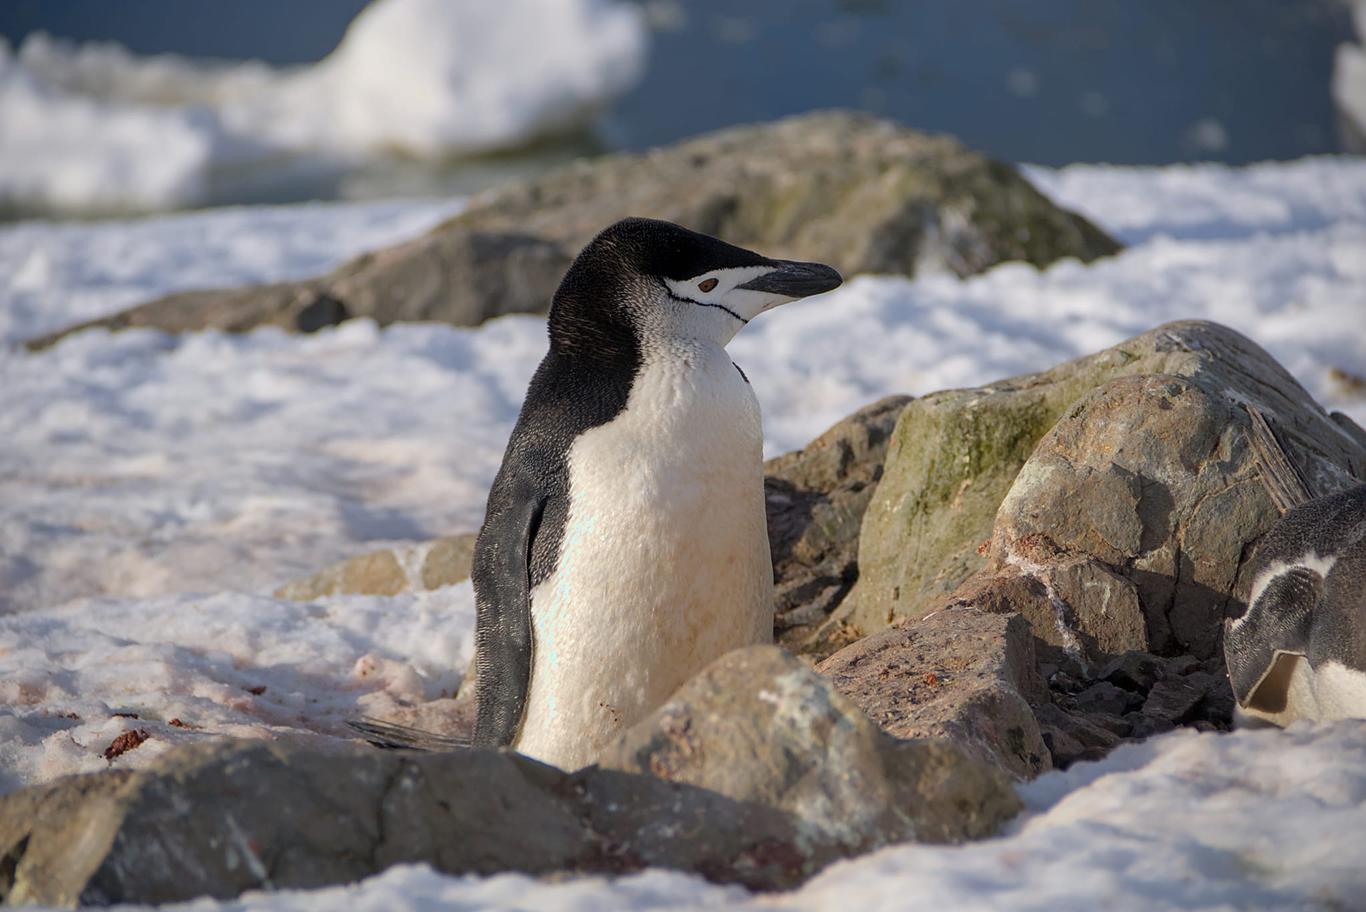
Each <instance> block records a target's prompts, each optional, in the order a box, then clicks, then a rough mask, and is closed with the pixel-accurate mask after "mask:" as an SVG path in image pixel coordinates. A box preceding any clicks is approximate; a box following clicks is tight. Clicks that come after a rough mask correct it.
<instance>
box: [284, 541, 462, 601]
mask: <svg viewBox="0 0 1366 912" xmlns="http://www.w3.org/2000/svg"><path fill="white" fill-rule="evenodd" d="M474 539H475V535H474V533H473V532H468V533H463V534H460V535H448V536H446V537H445V538H438V539H436V540H435V541H431V542H423V543H421V544H417V545H403V546H400V547H397V548H385V549H383V550H380V551H371V552H370V553H368V554H362V555H359V556H358V557H353V558H350V559H349V560H344V561H342V562H341V563H339V564H334V565H332V566H331V567H326V568H324V569H322V570H319V571H318V572H317V573H315V574H313V575H312V576H308V577H305V578H303V579H300V580H295V581H293V582H290V583H286V584H285V585H283V586H281V587H280V588H279V589H277V590H275V596H276V598H283V599H293V600H295V601H301V602H306V601H310V600H312V599H318V598H323V597H324V596H328V595H397V594H399V593H400V592H409V591H414V590H423V589H439V588H441V587H442V586H449V585H452V584H454V583H459V582H463V581H464V580H467V579H469V576H470V563H471V561H472V560H473V558H474Z"/></svg>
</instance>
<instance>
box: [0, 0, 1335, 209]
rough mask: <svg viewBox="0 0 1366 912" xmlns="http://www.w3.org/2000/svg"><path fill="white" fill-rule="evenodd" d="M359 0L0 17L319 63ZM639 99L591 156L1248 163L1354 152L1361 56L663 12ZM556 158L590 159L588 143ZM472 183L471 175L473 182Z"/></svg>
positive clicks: (1316, 22) (1236, 43)
mask: <svg viewBox="0 0 1366 912" xmlns="http://www.w3.org/2000/svg"><path fill="white" fill-rule="evenodd" d="M480 2H482V0H480ZM363 5H364V3H363V0H287V2H284V0H234V2H231V3H221V2H210V0H120V2H110V0H64V2H58V3H53V2H51V0H4V2H0V34H4V35H6V36H7V37H8V38H9V39H10V41H11V42H12V43H14V42H17V41H20V40H22V38H23V36H24V35H26V34H27V33H28V32H30V31H33V30H37V29H43V30H46V31H49V32H51V33H53V34H58V35H63V36H67V37H70V38H74V39H78V40H90V39H105V40H114V41H118V42H120V43H123V44H125V45H127V46H128V47H130V48H132V49H133V50H135V51H139V52H143V53H154V52H160V51H176V52H180V53H184V54H189V55H194V56H212V57H228V58H245V57H257V58H262V59H265V60H268V61H271V62H275V63H296V62H302V61H308V60H315V59H318V58H319V57H321V56H323V55H324V54H326V53H327V52H328V51H329V50H330V49H331V48H332V47H334V46H335V44H336V42H337V41H338V39H339V38H340V37H341V34H342V32H343V31H344V30H345V27H346V25H347V23H348V22H349V21H350V19H351V18H352V17H353V16H354V15H355V13H356V12H357V11H358V10H359V9H360V8H361V7H362V6H363ZM647 8H648V9H649V10H651V18H652V21H654V23H655V30H654V34H653V39H654V40H653V45H652V49H651V53H650V57H649V64H648V68H647V71H646V73H645V76H644V78H643V79H642V81H641V82H640V84H639V85H638V86H637V87H636V88H635V89H633V90H632V91H631V92H629V93H628V94H627V95H625V96H624V97H622V98H620V99H618V100H617V101H616V103H614V104H613V105H612V106H611V107H610V109H609V110H608V111H606V112H605V114H604V116H603V118H602V121H601V123H600V124H599V126H598V128H597V131H596V135H595V137H594V139H593V140H592V142H596V143H600V144H601V145H602V147H605V148H626V149H636V148H642V147H647V146H651V145H656V144H659V143H665V142H670V141H672V140H676V139H679V138H681V137H684V136H689V135H693V134H696V133H699V132H702V131H705V130H710V129H714V128H717V127H722V126H726V125H728V124H734V123H740V122H747V121H754V120H766V119H771V118H773V117H777V116H781V115H784V114H791V113H797V112H800V111H806V110H810V109H813V108H822V107H854V108H861V109H864V110H869V111H873V112H876V113H879V114H884V115H888V116H890V117H892V118H894V119H896V120H899V121H901V122H903V123H906V124H909V125H912V126H916V127H920V128H922V129H927V130H935V131H944V132H949V133H954V134H956V135H958V136H959V137H961V138H962V139H963V140H965V141H966V142H967V143H968V144H969V145H972V146H974V147H976V148H979V149H981V150H983V151H986V152H988V153H990V154H992V155H995V156H997V157H999V158H1003V159H1006V160H1011V161H1028V162H1038V163H1043V164H1061V163H1064V162H1069V161H1109V162H1119V163H1131V164H1161V163H1167V162H1173V161H1189V160H1214V161H1224V162H1230V163H1243V162H1248V161H1256V160H1262V159H1285V158H1295V157H1298V156H1301V155H1306V154H1313V153H1324V152H1337V151H1341V149H1342V140H1341V137H1340V134H1339V126H1338V120H1337V114H1336V112H1335V111H1334V108H1333V104H1332V100H1331V97H1330V94H1329V84H1330V78H1331V72H1332V62H1333V51H1334V48H1335V47H1336V46H1337V45H1338V44H1340V43H1342V42H1345V41H1350V40H1352V39H1353V30H1352V24H1351V21H1350V17H1349V14H1348V11H1347V8H1346V5H1345V4H1344V3H1342V2H1341V0H953V2H950V0H901V2H898V0H743V2H740V0H730V2H726V0H692V2H688V0H681V2H673V0H666V2H660V0H651V2H650V3H648V4H647ZM576 142H577V145H575V146H572V147H567V148H566V149H564V150H563V152H562V154H560V155H559V156H558V157H563V156H565V155H569V154H572V153H578V152H582V151H583V148H584V146H583V138H582V137H579V138H578V139H577V140H576ZM556 157H557V154H556V152H555V150H554V149H553V148H552V149H551V150H549V151H547V150H546V149H545V148H542V149H541V150H539V151H538V155H537V157H536V158H534V159H529V160H527V161H525V162H522V163H520V164H519V162H518V160H517V157H515V156H514V157H512V158H507V157H503V158H502V159H499V160H495V161H494V163H493V164H490V163H489V162H488V161H485V162H484V163H481V164H480V165H478V166H477V167H473V168H472V167H470V166H469V165H459V166H457V167H455V168H454V169H452V168H451V167H449V166H446V167H444V168H442V169H436V170H433V171H432V172H431V173H430V174H428V173H426V172H424V171H423V167H424V166H413V165H412V164H407V165H404V166H402V167H401V168H393V169H388V170H385V169H383V168H381V169H380V170H379V171H378V172H376V174H374V175H371V176H370V178H369V184H370V185H373V186H370V185H367V189H366V190H364V191H363V192H364V193H365V195H371V194H372V193H383V192H385V191H386V190H389V191H393V190H399V191H403V190H420V189H422V188H423V186H424V185H427V186H435V185H443V186H450V185H452V184H468V183H471V182H473V183H476V184H477V183H481V182H483V177H481V176H480V175H484V174H499V173H503V172H504V171H505V170H508V169H511V170H513V171H515V170H517V169H518V168H525V167H531V168H535V167H539V166H541V164H542V163H543V162H545V161H547V160H554V159H555V158H556ZM462 175H463V176H462Z"/></svg>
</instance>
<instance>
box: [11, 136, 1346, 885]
mask: <svg viewBox="0 0 1366 912" xmlns="http://www.w3.org/2000/svg"><path fill="white" fill-rule="evenodd" d="M1030 175H1031V176H1032V177H1033V178H1034V179H1035V180H1036V181H1037V182H1038V183H1039V184H1040V185H1041V186H1042V187H1043V188H1044V189H1045V190H1046V191H1047V192H1049V193H1051V194H1052V195H1054V196H1055V197H1056V198H1058V199H1060V200H1062V201H1063V202H1065V203H1066V204H1068V205H1072V206H1074V207H1077V208H1079V209H1082V210H1084V211H1086V212H1087V213H1088V214H1090V215H1091V216H1092V217H1094V218H1095V219H1097V220H1098V221H1099V222H1100V223H1101V224H1103V225H1105V226H1106V227H1107V228H1109V229H1110V230H1112V231H1114V232H1115V233H1116V234H1117V235H1119V236H1120V237H1121V238H1122V239H1124V240H1126V241H1127V242H1129V243H1130V244H1131V246H1130V248H1129V250H1127V251H1126V252H1125V253H1124V254H1122V255H1120V256H1118V257H1115V258H1112V259H1110V260H1105V261H1100V262H1097V263H1095V264H1092V265H1090V266H1081V265H1079V264H1077V263H1075V262H1065V263H1060V264H1058V265H1056V266H1055V267H1053V268H1052V269H1049V270H1047V271H1045V272H1037V271H1035V270H1033V269H1031V268H1029V267H1025V266H1016V265H1007V266H1004V267H1000V268H998V269H995V270H993V271H991V272H990V273H988V274H986V275H984V276H980V277H977V278H975V279H972V280H969V281H965V282H963V281H958V280H956V279H952V278H947V277H925V278H922V279H918V280H915V281H907V280H904V279H900V278H891V277H864V278H859V279H855V280H854V281H851V282H850V283H849V284H848V286H846V287H845V288H843V289H841V290H840V291H838V292H836V293H833V294H831V295H828V296H825V297H822V298H819V299H815V300H812V301H809V302H803V303H799V304H794V305H790V306H789V307H786V308H783V309H781V310H779V311H777V312H775V313H773V314H770V315H768V316H765V317H764V318H762V319H761V320H758V321H756V324H755V325H754V326H752V327H750V328H748V329H746V330H745V332H744V333H742V334H741V335H740V337H739V338H737V340H736V341H735V343H733V345H732V346H731V348H732V351H733V354H734V357H735V359H736V360H737V361H738V362H739V363H740V364H741V365H742V366H744V368H745V369H746V371H747V373H748V374H749V376H750V378H751V379H752V380H753V382H754V385H755V388H756V390H757V392H758V395H759V397H760V399H761V401H762V403H763V406H764V410H765V416H766V428H767V431H766V432H767V449H768V451H769V453H770V454H774V453H778V452H782V451H784V450H786V449H790V448H792V447H796V446H800V445H802V444H804V443H805V442H806V441H807V440H809V439H810V438H811V437H813V436H815V434H817V433H818V432H819V431H821V430H822V429H824V427H826V426H827V425H829V424H830V423H832V422H833V421H835V420H837V419H838V418H840V417H842V416H843V415H845V414H847V413H848V412H850V411H852V410H853V409H855V408H857V407H858V406H860V405H863V404H865V403H866V402H868V401H870V400H872V399H874V398H876V397H878V396H881V395H885V394H887V393H892V392H910V393H924V392H929V391H931V390H933V389H938V388H943V387H948V386H960V385H966V384H977V383H984V382H989V381H990V380H993V379H996V378H999V377H1001V376H1005V375H1009V374H1014V373H1019V372H1023V371H1032V370H1038V369H1041V368H1044V367H1048V366H1051V365H1053V364H1055V363H1057V362H1059V361H1062V360H1064V359H1066V358H1070V357H1073V356H1076V355H1080V354H1085V353H1087V352H1090V351H1093V350H1095V349H1098V348H1101V347H1103V346H1106V345H1110V344H1113V343H1114V342H1117V341H1119V340H1121V339H1123V338H1125V337H1128V336H1131V335H1134V334H1136V333H1139V332H1142V331H1144V330H1146V329H1148V328H1150V327H1151V326H1153V325H1155V324H1157V323H1160V322H1163V321H1165V320H1170V319H1177V318H1184V317H1205V318H1211V319H1215V320H1220V321H1222V322H1224V323H1227V324H1229V325H1231V326H1233V327H1234V328H1236V329H1239V330H1241V331H1242V332H1244V333H1246V334H1248V335H1249V336H1251V337H1252V338H1253V339H1255V340H1256V341H1258V342H1259V343H1261V344H1262V345H1264V346H1266V347H1267V348H1268V349H1269V350H1270V351H1271V352H1272V353H1273V354H1275V355H1276V356H1277V357H1278V358H1279V359H1281V361H1282V362H1283V363H1284V364H1286V365H1287V367H1289V368H1290V370H1291V371H1292V372H1293V373H1295V375H1296V376H1297V377H1299V379H1300V380H1301V381H1302V382H1303V383H1304V384H1305V385H1306V386H1307V387H1308V388H1309V390H1310V391H1311V392H1313V393H1314V395H1315V396H1317V397H1318V398H1319V400H1320V401H1321V402H1324V403H1325V404H1327V405H1329V406H1330V407H1333V408H1337V409H1341V410H1342V411H1345V412H1347V413H1349V414H1351V415H1353V416H1354V417H1355V418H1356V419H1357V420H1358V421H1359V422H1366V398H1364V397H1363V395H1362V393H1361V392H1360V391H1359V390H1358V391H1355V392H1354V391H1353V388H1352V385H1351V384H1350V382H1344V381H1343V380H1341V379H1335V378H1334V374H1333V373H1332V369H1334V368H1336V369H1339V370H1341V371H1346V372H1348V373H1349V374H1355V375H1356V376H1366V162H1363V161H1361V160H1351V159H1317V160H1309V161H1303V162H1298V163H1293V164H1285V165H1265V166H1259V167H1256V168H1250V169H1232V170H1231V169H1226V168H1222V167H1194V168H1191V167H1180V168H1163V169H1118V168H1107V167H1081V166H1074V167H1071V168H1067V169H1063V170H1061V171H1044V170H1034V169H1031V170H1030ZM453 205H454V204H451V203H437V202H428V203H416V204H411V205H409V204H392V205H390V206H388V207H385V206H380V207H375V206H368V207H362V206H345V205H342V206H326V207H297V208H288V209H264V210H245V209H238V210H226V211H222V212H206V213H201V214H197V215H193V216H177V217H174V218H161V219H150V220H145V221H139V222H122V223H118V222H109V223H101V224H86V225H74V224H64V225H58V224H42V223H29V224H19V225H14V226H9V227H6V228H3V229H0V333H3V334H4V335H5V336H6V337H8V338H9V339H11V340H13V339H16V338H19V337H22V336H26V335H29V334H32V333H34V332H40V331H42V330H45V329H48V328H50V327H52V326H54V325H61V324H63V323H66V322H70V321H72V320H75V319H79V318H85V317H88V316H92V315H94V314H97V313H100V312H104V311H109V310H114V309H117V308H119V307H121V306H124V305H125V304H127V303H129V302H130V301H132V300H136V299H140V298H142V297H145V296H148V295H151V294H156V293H161V292H164V291H169V290H174V289H176V288H181V287H186V286H198V285H205V284H222V283H230V282H236V281H242V280H246V279H250V280H267V279H271V278H277V277H281V276H285V275H297V274H301V273H308V272H313V271H317V270H321V269H325V268H327V267H328V266H330V265H331V264H332V263H333V262H335V261H337V260H340V259H342V258H344V257H345V256H346V255H348V254H350V253H351V252H353V251H354V250H355V249H358V248H361V247H365V246H370V245H373V244H376V243H382V242H387V241H389V240H394V239H397V237H398V236H400V235H402V234H404V233H406V232H408V231H410V230H411V231H416V230H420V228H421V227H424V226H425V225H426V224H428V223H430V222H432V221H434V220H436V219H438V218H440V217H441V216H442V215H443V214H444V213H446V212H449V211H453ZM544 331H545V328H544V321H543V320H540V319H537V318H532V317H514V318H504V319H501V320H496V321H493V322H492V323H490V324H488V325H486V326H484V327H481V328H478V329H472V330H462V329H454V328H451V327H445V326H399V327H392V328H390V329H387V330H383V331H381V330H378V329H376V328H375V327H374V326H373V325H371V324H368V323H364V322H353V323H350V324H346V325H343V326H341V327H338V328H336V329H332V330H327V331H324V332H322V333H319V334H317V335H313V336H288V335H285V334H283V333H280V332H277V331H273V330H262V331H258V332H255V333H252V334H250V335H247V336H240V337H234V336H225V335H222V334H219V333H200V334H196V335H192V336H188V337H185V338H179V339H178V338H172V337H168V336H165V335H163V334H160V333H157V332H153V331H137V332H129V333H121V334H114V335H110V334H107V333H103V332H87V333H83V334H80V335H78V336H75V337H73V338H70V339H68V340H66V341H65V342H63V343H62V344H61V345H59V346H57V347H56V348H55V349H52V350H50V351H46V352H42V353H37V354H30V353H25V352H22V351H21V350H18V349H0V441H3V443H0V792H3V791H6V790H9V789H12V788H16V787H19V786H21V785H23V784H26V783H32V782H40V781H46V780H48V779H51V778H53V777H55V776H57V775H61V774H63V773H67V772H74V771H85V770H95V769H101V768H104V767H105V766H106V763H105V761H104V760H103V759H102V758H101V757H100V753H101V752H102V751H103V749H104V748H105V747H106V746H107V745H108V744H109V743H110V741H112V740H113V738H114V737H115V736H116V735H117V734H118V733H119V732H121V731H123V730H126V729H128V728H132V727H139V726H140V727H143V728H146V729H147V730H148V731H149V732H150V733H151V734H152V739H151V740H149V741H148V742H146V743H145V744H143V745H142V746H141V747H139V748H138V749H136V750H134V751H131V752H129V753H127V754H125V755H124V756H123V757H121V758H119V759H118V760H117V761H116V763H117V764H119V765H129V766H141V765H145V764H146V763H148V762H149V761H150V760H152V759H153V758H154V757H155V756H157V754H158V753H160V752H162V751H164V750H165V749H166V748H167V747H168V746H169V745H170V744H172V743H175V742H176V741H185V740H194V739H198V738H202V737H206V736H210V735H213V734H218V733H231V734H241V735H265V734H269V733H270V732H272V731H286V730H292V731H307V732H311V733H313V736H314V737H318V738H326V737H331V736H333V735H336V734H338V733H339V720H340V719H342V718H344V717H347V716H351V715H354V714H356V713H357V712H364V713H370V714H375V715H391V714H402V713H403V712H407V711H410V710H411V708H413V707H416V706H420V705H422V704H423V701H429V700H435V699H439V698H441V697H443V696H445V695H448V694H450V693H451V692H452V691H453V689H454V688H455V687H456V686H458V682H459V677H460V673H461V671H462V670H463V668H464V666H465V664H466V663H467V662H468V659H469V655H470V630H471V624H472V612H471V597H470V591H469V587H468V586H467V585H465V586H455V587H449V588H447V589H444V590H440V591H437V592H434V593H427V594H422V595H418V596H402V597H398V598H394V599H379V598H335V599H327V600H323V601H321V602H319V603H317V604H312V605H307V604H296V603H287V602H279V601H276V600H273V599H271V598H269V597H268V595H267V594H266V593H268V592H269V591H270V589H271V588H273V586H274V585H276V584H278V583H280V582H282V581H284V580H285V579H287V578H290V577H292V576H295V575H298V574H301V573H305V572H311V571H312V570H314V569H317V568H318V567H320V566H323V565H325V564H327V563H329V562H331V561H333V560H335V559H337V558H339V557H342V556H346V555H349V554H353V553H357V552H358V551H362V550H367V549H369V548H372V547H375V546H376V545H377V544H379V543H381V542H385V541H391V540H410V539H422V538H426V537H430V536H434V535H437V534H441V533H445V532H451V531H459V530H463V529H472V528H474V527H475V526H476V524H477V522H478V520H479V518H480V514H481V512H482V508H483V498H484V494H485V492H486V489H487V485H488V482H489V480H490V479H491V477H492V474H493V471H494V470H495V468H496V466H497V462H498V459H499V458H500V455H501V449H502V445H503V441H504V440H505V438H506V435H507V433H508V431H509V429H510V427H511V422H512V421H513V419H514V418H515V415H516V409H517V407H518V404H519V403H520V400H521V396H522V393H523V390H524V387H525V383H526V380H527V378H528V377H529V375H530V372H531V370H532V369H533V367H534V365H535V363H536V361H537V359H538V358H539V357H540V355H541V353H542V351H543V349H544V344H545V342H544ZM262 688H264V690H262ZM120 712H121V713H137V714H138V715H139V716H140V718H139V719H136V720H134V719H132V718H129V717H127V716H121V715H115V713H120ZM173 718H174V719H178V720H180V721H181V722H183V723H185V724H186V725H187V726H190V727H185V728H182V727H172V726H170V725H169V724H168V723H169V721H170V720H171V719H173ZM1024 794H1025V795H1026V799H1027V801H1028V803H1029V805H1030V808H1031V810H1030V813H1029V814H1028V815H1027V816H1026V817H1025V818H1023V820H1022V821H1021V822H1019V823H1018V824H1017V825H1016V827H1015V829H1014V830H1013V831H1012V833H1010V834H1009V835H1007V836H1005V837H1004V838H1001V839H997V840H993V841H990V842H987V843H982V844H979V845H975V846H969V847H966V848H961V849H931V848H920V847H905V848H897V849H891V850H887V851H885V852H882V853H879V854H877V855H875V856H872V857H869V858H866V859H861V860H858V861H855V862H852V863H848V864H845V865H841V866H838V867H837V868H835V869H832V870H831V871H829V872H827V873H826V874H825V875H823V876H821V877H820V878H818V879H817V880H816V881H814V882H813V883H811V884H810V885H809V886H807V887H806V888H805V889H804V890H802V891H799V892H798V893H796V894H793V895H789V896H784V897H776V898H755V899H752V900H750V899H749V898H747V897H746V896H744V894H741V893H739V892H737V891H731V890H723V889H720V888H715V887H710V886H707V885H705V884H703V883H701V882H700V881H696V880H693V879H690V878H686V877H681V876H678V875H671V874H665V873H660V872H651V873H647V874H645V875H642V876H639V877H633V878H625V879H623V880H621V881H618V882H615V883H608V882H603V881H598V880H588V881H583V882H579V883H573V884H557V885H541V884H536V883H534V882H531V881H528V880H526V879H524V878H519V877H499V878H492V879H488V880H475V879H470V880H461V879H453V878H446V877H442V876H439V875H436V874H434V873H432V872H430V871H426V870H423V869H415V868H409V869H401V870H396V871H392V872H389V873H387V874H385V875H383V876H381V877H378V878H374V879H372V880H370V881H368V882H366V883H365V884H362V885H358V886H354V887H347V888H338V889H337V890H330V891H314V892H310V893H302V894H290V895H282V896H276V897H262V898H258V899H255V900H251V901H249V902H248V903H247V904H246V905H247V906H249V907H252V908H271V909H294V908H309V909H312V908H319V909H321V908H332V907H337V906H347V907H357V908H375V909H388V908H432V907H434V906H436V905H438V904H443V903H445V904H449V903H462V904H467V905H470V906H483V905H493V906H498V907H504V908H506V907H517V908H549V909H567V908H585V909H587V908H601V907H606V906H612V907H620V908H642V909H643V908H651V909H653V908H691V907H696V906H701V905H706V904H711V905H714V906H731V905H734V904H737V903H740V902H752V903H754V904H756V905H761V906H762V905H770V904H777V905H778V906H780V907H794V908H817V907H824V908H831V907H843V906H845V905H847V904H849V903H857V904H858V905H861V906H862V905H867V906H868V907H870V908H882V907H885V908H903V907H905V906H906V905H907V904H914V903H916V902H924V903H927V904H933V905H935V906H941V907H944V908H962V909H976V908H992V909H1047V910H1050V912H1051V910H1056V909H1071V908H1077V909H1083V908H1084V909H1087V910H1088V912H1089V910H1092V909H1094V908H1095V906H1096V905H1097V904H1098V903H1100V902H1104V903H1105V904H1106V905H1107V906H1112V907H1115V908H1117V909H1144V910H1147V909H1178V908H1180V909H1184V908H1209V909H1215V908H1230V909H1233V908H1236V909H1243V908H1268V909H1270V908H1340V909H1350V908H1356V907H1361V905H1362V900H1361V897H1362V896H1366V866H1363V865H1361V864H1360V859H1361V857H1362V856H1361V850H1360V847H1361V845H1362V840H1363V839H1364V838H1366V811H1363V810H1362V808H1363V802H1366V732H1363V729H1362V727H1361V726H1360V725H1341V726H1338V727H1324V728H1319V729H1300V730H1296V731H1292V732H1289V733H1280V732H1248V733H1240V734H1238V735H1234V736H1216V735H1196V734H1193V733H1185V734H1178V735H1172V736H1166V737H1163V738H1159V739H1156V740H1155V741H1153V742H1150V743H1148V744H1145V745H1142V746H1139V747H1134V748H1126V749H1125V750H1123V751H1121V752H1118V753H1117V754H1115V755H1114V756H1112V757H1111V758H1110V759H1107V760H1106V761H1104V762H1103V763H1101V764H1084V765H1081V766H1079V767H1076V768H1074V769H1072V770H1069V771H1068V772H1067V773H1063V774H1052V775H1049V776H1046V777H1044V778H1042V779H1040V780H1039V781H1037V782H1036V783H1034V784H1032V785H1029V786H1026V787H1025V788H1024ZM200 907H202V908H218V907H219V906H218V905H216V904H200ZM229 907H232V908H238V907H241V906H240V905H231V906H229Z"/></svg>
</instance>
